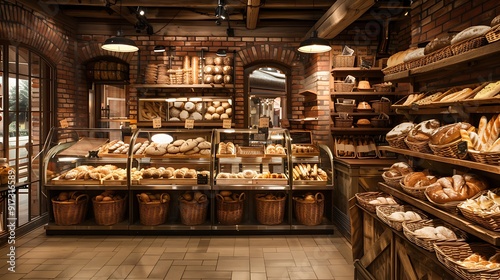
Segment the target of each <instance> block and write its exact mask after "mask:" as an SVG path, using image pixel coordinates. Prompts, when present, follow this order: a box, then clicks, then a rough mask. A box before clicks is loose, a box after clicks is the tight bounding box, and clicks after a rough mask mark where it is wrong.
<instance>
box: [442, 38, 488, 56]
mask: <svg viewBox="0 0 500 280" xmlns="http://www.w3.org/2000/svg"><path fill="white" fill-rule="evenodd" d="M487 43H488V41H487V40H486V37H485V36H479V37H475V38H471V39H468V40H463V41H461V42H458V43H456V44H454V45H451V51H452V52H453V55H458V54H461V53H464V52H468V51H470V50H473V49H475V48H479V47H482V46H484V45H486V44H487Z"/></svg>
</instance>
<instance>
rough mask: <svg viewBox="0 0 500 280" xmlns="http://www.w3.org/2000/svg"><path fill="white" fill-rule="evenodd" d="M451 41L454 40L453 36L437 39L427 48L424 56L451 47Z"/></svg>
mask: <svg viewBox="0 0 500 280" xmlns="http://www.w3.org/2000/svg"><path fill="white" fill-rule="evenodd" d="M451 39H453V35H448V36H444V37H441V38H435V39H434V40H432V41H430V42H429V43H428V44H427V45H426V46H425V48H424V54H425V55H428V54H430V53H432V52H435V51H438V50H440V49H442V48H444V47H447V46H449V45H450V44H451Z"/></svg>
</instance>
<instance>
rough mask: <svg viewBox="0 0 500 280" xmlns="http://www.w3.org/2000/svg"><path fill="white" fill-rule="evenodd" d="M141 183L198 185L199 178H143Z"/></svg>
mask: <svg viewBox="0 0 500 280" xmlns="http://www.w3.org/2000/svg"><path fill="white" fill-rule="evenodd" d="M138 183H139V184H140V185H193V186H194V185H197V184H198V179H197V178H178V179H141V180H139V182H138Z"/></svg>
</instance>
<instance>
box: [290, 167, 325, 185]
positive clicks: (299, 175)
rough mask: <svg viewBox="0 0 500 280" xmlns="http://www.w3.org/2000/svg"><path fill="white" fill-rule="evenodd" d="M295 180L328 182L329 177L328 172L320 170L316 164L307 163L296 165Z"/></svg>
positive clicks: (294, 170) (294, 169) (293, 170)
mask: <svg viewBox="0 0 500 280" xmlns="http://www.w3.org/2000/svg"><path fill="white" fill-rule="evenodd" d="M292 175H293V179H294V180H308V181H326V180H328V175H327V174H326V172H325V171H324V170H323V169H321V168H319V167H318V165H317V164H316V163H315V164H313V165H311V164H309V163H307V164H305V163H299V164H296V165H295V166H294V167H293V169H292Z"/></svg>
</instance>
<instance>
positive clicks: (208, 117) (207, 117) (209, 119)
mask: <svg viewBox="0 0 500 280" xmlns="http://www.w3.org/2000/svg"><path fill="white" fill-rule="evenodd" d="M204 118H205V120H208V121H211V120H212V114H210V113H208V112H207V113H205V116H204Z"/></svg>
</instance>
